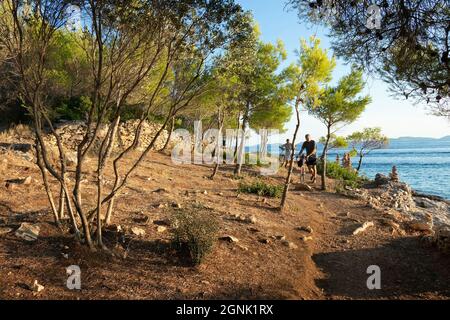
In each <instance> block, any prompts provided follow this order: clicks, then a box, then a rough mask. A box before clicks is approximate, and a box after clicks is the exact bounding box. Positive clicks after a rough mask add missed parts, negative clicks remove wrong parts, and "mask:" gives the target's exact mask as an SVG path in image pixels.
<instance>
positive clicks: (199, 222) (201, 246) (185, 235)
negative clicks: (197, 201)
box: [172, 206, 219, 265]
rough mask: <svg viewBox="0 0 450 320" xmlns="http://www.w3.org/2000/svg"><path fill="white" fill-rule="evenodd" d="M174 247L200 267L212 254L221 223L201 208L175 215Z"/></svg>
mask: <svg viewBox="0 0 450 320" xmlns="http://www.w3.org/2000/svg"><path fill="white" fill-rule="evenodd" d="M172 222H173V223H172V224H173V226H174V229H173V231H172V233H173V238H172V245H173V247H174V248H175V249H176V250H177V251H178V252H179V253H180V254H182V255H184V254H188V255H189V256H190V258H191V260H192V263H193V264H195V265H199V264H201V263H202V261H203V260H204V259H205V257H206V256H207V255H208V254H209V253H210V252H211V250H212V248H213V246H214V242H215V241H216V239H217V232H218V230H219V222H218V220H217V219H215V218H214V217H213V216H212V215H211V212H209V210H207V209H206V208H204V207H200V206H192V207H190V208H186V209H182V210H176V211H175V212H174V213H173V218H172Z"/></svg>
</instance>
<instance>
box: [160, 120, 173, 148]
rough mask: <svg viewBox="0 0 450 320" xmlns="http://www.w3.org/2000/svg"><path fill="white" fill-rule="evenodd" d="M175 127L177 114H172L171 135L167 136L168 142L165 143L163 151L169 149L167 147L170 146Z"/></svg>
mask: <svg viewBox="0 0 450 320" xmlns="http://www.w3.org/2000/svg"><path fill="white" fill-rule="evenodd" d="M174 127H175V116H172V121H171V122H170V130H169V136H168V137H167V140H166V143H165V144H164V147H163V148H162V149H161V151H165V150H166V149H167V147H168V146H169V143H170V139H171V138H172V134H173V129H174Z"/></svg>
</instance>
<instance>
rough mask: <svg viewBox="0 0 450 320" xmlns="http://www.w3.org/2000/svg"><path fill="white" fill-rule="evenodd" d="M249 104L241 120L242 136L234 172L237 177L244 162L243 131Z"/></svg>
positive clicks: (245, 125) (245, 126)
mask: <svg viewBox="0 0 450 320" xmlns="http://www.w3.org/2000/svg"><path fill="white" fill-rule="evenodd" d="M249 107H250V106H249V104H248V103H247V109H246V111H245V114H244V118H243V119H242V134H241V143H240V145H239V151H238V159H237V164H236V169H235V170H234V174H235V175H237V176H240V175H241V171H242V164H243V162H245V130H247V121H248V110H249Z"/></svg>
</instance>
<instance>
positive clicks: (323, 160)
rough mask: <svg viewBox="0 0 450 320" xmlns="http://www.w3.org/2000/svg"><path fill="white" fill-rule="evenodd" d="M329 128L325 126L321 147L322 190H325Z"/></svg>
mask: <svg viewBox="0 0 450 320" xmlns="http://www.w3.org/2000/svg"><path fill="white" fill-rule="evenodd" d="M330 130H331V128H330V126H327V140H326V142H325V145H324V147H323V153H322V163H323V170H322V190H323V191H326V190H327V155H328V145H329V143H330V138H331V132H330Z"/></svg>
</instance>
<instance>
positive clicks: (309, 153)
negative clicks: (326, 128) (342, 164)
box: [299, 134, 317, 183]
mask: <svg viewBox="0 0 450 320" xmlns="http://www.w3.org/2000/svg"><path fill="white" fill-rule="evenodd" d="M305 140H306V141H305V142H303V145H302V148H301V150H300V153H299V155H301V154H302V153H303V150H306V165H307V166H308V170H309V173H311V182H312V183H315V182H316V174H317V145H316V142H315V141H314V140H311V136H310V135H309V134H307V135H306V136H305Z"/></svg>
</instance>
